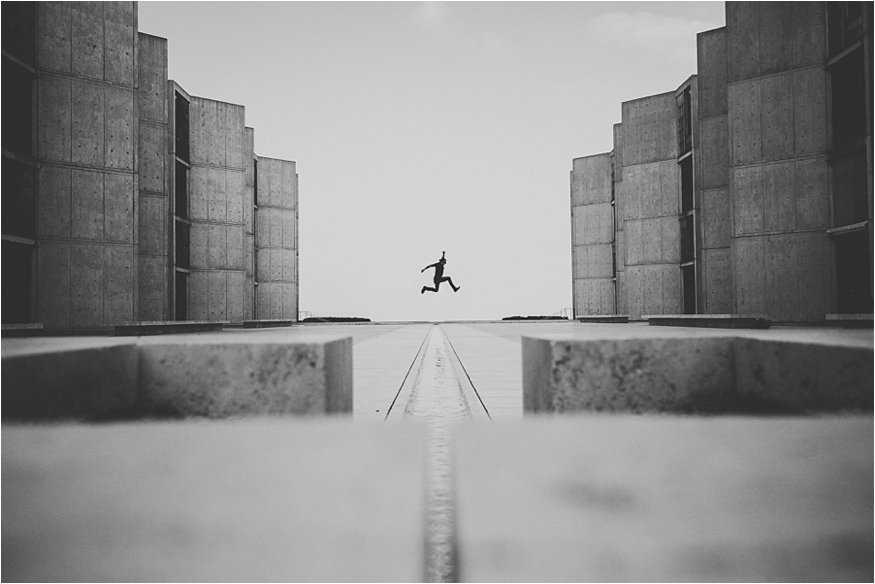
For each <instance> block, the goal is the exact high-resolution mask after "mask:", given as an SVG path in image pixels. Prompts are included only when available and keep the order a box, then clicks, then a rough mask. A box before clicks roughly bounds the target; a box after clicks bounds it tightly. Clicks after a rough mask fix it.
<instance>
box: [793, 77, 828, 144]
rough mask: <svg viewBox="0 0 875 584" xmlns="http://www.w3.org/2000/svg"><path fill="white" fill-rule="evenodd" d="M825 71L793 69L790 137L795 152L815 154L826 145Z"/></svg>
mask: <svg viewBox="0 0 875 584" xmlns="http://www.w3.org/2000/svg"><path fill="white" fill-rule="evenodd" d="M826 75H827V74H826V71H825V70H824V69H823V68H822V67H819V66H818V67H812V68H809V69H801V70H796V71H793V73H792V80H793V93H792V95H793V139H794V142H795V145H796V149H795V151H796V154H797V155H802V154H815V153H820V152H824V151H826V150H827V148H828V142H827V119H828V116H827V110H826V102H827V99H826V91H827V90H826V86H827V83H826Z"/></svg>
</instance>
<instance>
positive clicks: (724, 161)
mask: <svg viewBox="0 0 875 584" xmlns="http://www.w3.org/2000/svg"><path fill="white" fill-rule="evenodd" d="M728 124H729V122H728V119H727V117H726V116H717V117H712V118H707V119H704V120H699V149H698V151H697V154H698V156H697V159H696V160H697V162H698V164H699V168H700V169H701V172H700V173H699V175H698V181H697V182H698V186H699V187H700V188H702V189H714V188H721V187H728V186H729V147H728V145H729V127H728Z"/></svg>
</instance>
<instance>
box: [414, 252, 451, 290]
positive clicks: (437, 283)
mask: <svg viewBox="0 0 875 584" xmlns="http://www.w3.org/2000/svg"><path fill="white" fill-rule="evenodd" d="M446 255H447V252H445V251H444V252H441V259H439V260H438V261H437V262H435V263H433V264H432V265H430V266H425V267H424V268H422V270H420V273H422V272H425V271H426V270H427V269H429V268H434V288H429V287H428V286H423V287H422V290H420V291H419V293H420V294H425V291H426V290H428V291H429V292H437V291H438V288H440V287H441V282H449V283H450V288H452V289H453V292H458V291H459V288H461V286H456V285H455V284H453V279H452V278H450V277H449V276H447V277H444V264H446V263H447V258H446V257H445V256H446Z"/></svg>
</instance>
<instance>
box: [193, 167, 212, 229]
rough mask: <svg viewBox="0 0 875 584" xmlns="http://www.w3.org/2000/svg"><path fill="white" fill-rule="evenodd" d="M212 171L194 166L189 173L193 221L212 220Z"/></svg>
mask: <svg viewBox="0 0 875 584" xmlns="http://www.w3.org/2000/svg"><path fill="white" fill-rule="evenodd" d="M211 173H212V169H209V168H205V167H203V166H192V167H191V170H189V173H188V182H189V184H188V197H189V201H188V205H189V213H190V214H191V219H192V220H194V221H206V220H208V219H209V218H210V212H209V208H210V177H211Z"/></svg>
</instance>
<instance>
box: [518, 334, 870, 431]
mask: <svg viewBox="0 0 875 584" xmlns="http://www.w3.org/2000/svg"><path fill="white" fill-rule="evenodd" d="M522 354H523V408H524V411H525V412H573V411H610V412H637V413H641V412H676V413H729V412H735V413H761V414H762V413H766V414H776V413H808V412H820V411H837V410H857V411H872V408H873V400H872V385H873V351H872V348H871V347H860V346H853V345H836V344H817V343H810V342H796V341H782V340H764V339H755V338H746V337H739V338H736V337H728V336H715V337H701V336H699V337H693V338H680V337H676V338H637V339H598V340H578V339H568V338H554V339H550V338H542V339H538V338H529V337H523V339H522Z"/></svg>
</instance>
